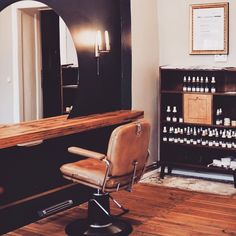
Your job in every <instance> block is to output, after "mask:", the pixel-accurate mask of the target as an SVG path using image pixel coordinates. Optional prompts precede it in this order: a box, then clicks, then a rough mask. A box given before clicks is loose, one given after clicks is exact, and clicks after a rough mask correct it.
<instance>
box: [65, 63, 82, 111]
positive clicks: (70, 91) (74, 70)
mask: <svg viewBox="0 0 236 236" xmlns="http://www.w3.org/2000/svg"><path fill="white" fill-rule="evenodd" d="M77 88H78V67H73V66H70V65H64V66H62V86H61V89H62V114H68V113H69V112H70V110H71V107H72V106H73V103H74V100H75V98H76V90H77Z"/></svg>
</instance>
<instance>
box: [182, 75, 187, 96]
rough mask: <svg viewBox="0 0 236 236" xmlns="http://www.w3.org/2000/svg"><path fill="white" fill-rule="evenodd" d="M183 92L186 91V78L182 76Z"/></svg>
mask: <svg viewBox="0 0 236 236" xmlns="http://www.w3.org/2000/svg"><path fill="white" fill-rule="evenodd" d="M183 91H184V92H186V91H187V78H186V76H184V79H183Z"/></svg>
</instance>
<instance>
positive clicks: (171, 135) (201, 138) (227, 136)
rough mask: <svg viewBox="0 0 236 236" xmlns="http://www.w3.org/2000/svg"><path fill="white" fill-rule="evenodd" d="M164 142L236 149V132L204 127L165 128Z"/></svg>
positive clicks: (163, 132)
mask: <svg viewBox="0 0 236 236" xmlns="http://www.w3.org/2000/svg"><path fill="white" fill-rule="evenodd" d="M162 141H163V142H173V143H180V144H191V145H202V146H209V147H222V148H236V130H234V129H231V128H228V129H226V128H209V127H208V128H207V127H202V126H184V127H182V126H178V125H177V126H171V125H170V126H163V130H162Z"/></svg>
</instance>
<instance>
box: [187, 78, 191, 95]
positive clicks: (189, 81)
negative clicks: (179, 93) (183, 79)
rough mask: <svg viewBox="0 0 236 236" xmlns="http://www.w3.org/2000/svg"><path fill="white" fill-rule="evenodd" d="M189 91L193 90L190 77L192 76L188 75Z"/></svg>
mask: <svg viewBox="0 0 236 236" xmlns="http://www.w3.org/2000/svg"><path fill="white" fill-rule="evenodd" d="M187 91H188V92H191V77H190V76H188V85H187Z"/></svg>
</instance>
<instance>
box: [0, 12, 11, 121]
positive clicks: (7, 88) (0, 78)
mask: <svg viewBox="0 0 236 236" xmlns="http://www.w3.org/2000/svg"><path fill="white" fill-rule="evenodd" d="M6 22H8V24H9V25H11V24H12V15H11V9H10V8H8V9H7V10H6V11H3V12H2V13H1V14H0V32H4V33H1V34H0V42H1V43H0V94H1V99H0V123H1V124H5V123H13V83H12V77H13V75H12V57H13V50H12V31H11V27H7V26H6Z"/></svg>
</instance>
